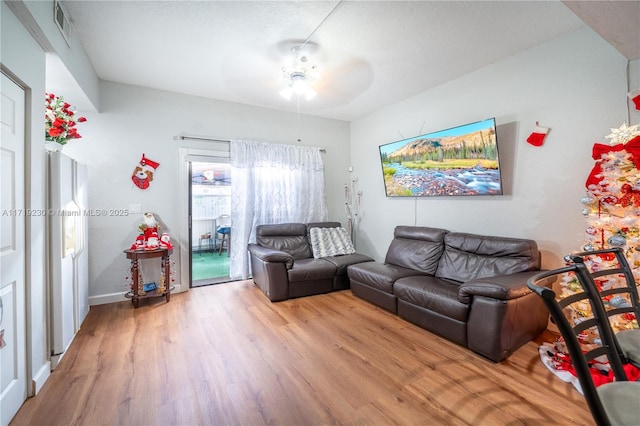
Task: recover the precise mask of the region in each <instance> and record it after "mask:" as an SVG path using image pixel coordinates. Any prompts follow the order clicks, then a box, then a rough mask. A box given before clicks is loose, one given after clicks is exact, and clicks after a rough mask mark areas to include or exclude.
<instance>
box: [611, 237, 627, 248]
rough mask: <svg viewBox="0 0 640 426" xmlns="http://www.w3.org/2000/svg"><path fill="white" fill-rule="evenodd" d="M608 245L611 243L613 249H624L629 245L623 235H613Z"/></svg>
mask: <svg viewBox="0 0 640 426" xmlns="http://www.w3.org/2000/svg"><path fill="white" fill-rule="evenodd" d="M607 243H609V245H610V246H611V247H624V246H625V245H626V244H627V239H626V238H625V237H623V236H622V235H612V236H611V237H609V239H608V240H607Z"/></svg>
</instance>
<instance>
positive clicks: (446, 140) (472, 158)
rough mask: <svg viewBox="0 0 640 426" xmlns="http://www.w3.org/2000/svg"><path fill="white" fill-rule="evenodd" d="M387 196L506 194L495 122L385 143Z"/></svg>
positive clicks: (382, 148)
mask: <svg viewBox="0 0 640 426" xmlns="http://www.w3.org/2000/svg"><path fill="white" fill-rule="evenodd" d="M380 160H381V162H382V175H383V177H384V187H385V191H386V194H387V197H435V196H448V195H454V196H455V195H502V178H501V176H500V161H499V159H498V141H497V138H496V122H495V119H494V118H490V119H487V120H484V121H478V122H476V123H469V124H465V125H463V126H457V127H452V128H451V129H446V130H440V131H437V132H433V133H428V134H425V135H421V136H416V137H413V138H409V139H403V140H400V141H397V142H392V143H388V144H384V145H380Z"/></svg>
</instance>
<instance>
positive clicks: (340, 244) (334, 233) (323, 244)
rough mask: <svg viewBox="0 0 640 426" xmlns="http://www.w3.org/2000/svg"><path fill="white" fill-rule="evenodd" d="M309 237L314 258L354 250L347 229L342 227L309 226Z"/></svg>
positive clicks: (353, 251) (351, 252)
mask: <svg viewBox="0 0 640 426" xmlns="http://www.w3.org/2000/svg"><path fill="white" fill-rule="evenodd" d="M309 239H310V241H311V251H312V252H313V257H315V258H316V259H320V258H322V257H327V256H339V255H344V254H353V253H355V252H356V249H355V248H354V247H353V243H352V242H351V237H350V236H349V234H348V233H347V230H346V229H344V228H342V227H338V228H311V229H309Z"/></svg>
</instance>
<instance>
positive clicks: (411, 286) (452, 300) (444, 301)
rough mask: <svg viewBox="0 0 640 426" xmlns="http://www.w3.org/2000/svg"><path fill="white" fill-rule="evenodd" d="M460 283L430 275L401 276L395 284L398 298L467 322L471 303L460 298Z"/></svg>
mask: <svg viewBox="0 0 640 426" xmlns="http://www.w3.org/2000/svg"><path fill="white" fill-rule="evenodd" d="M458 287H459V285H458V284H456V283H454V282H447V281H444V280H441V279H439V278H435V277H432V276H430V275H424V276H411V277H405V278H400V279H399V280H397V281H396V282H395V284H394V285H393V292H394V294H395V295H396V297H397V298H398V300H404V301H405V302H407V303H410V304H412V305H416V306H420V307H422V308H425V309H428V310H429V311H432V312H437V313H438V314H440V315H443V316H445V317H448V318H453V319H455V320H458V321H462V322H466V321H467V317H468V314H469V305H467V304H465V303H461V302H460V301H459V300H458Z"/></svg>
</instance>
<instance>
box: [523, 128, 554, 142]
mask: <svg viewBox="0 0 640 426" xmlns="http://www.w3.org/2000/svg"><path fill="white" fill-rule="evenodd" d="M547 133H549V128H548V127H540V126H538V125H537V124H536V127H535V128H534V129H533V132H532V133H531V134H530V135H529V137H528V138H527V142H529V143H530V144H531V145H533V146H541V145H542V144H543V143H544V138H546V137H547Z"/></svg>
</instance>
